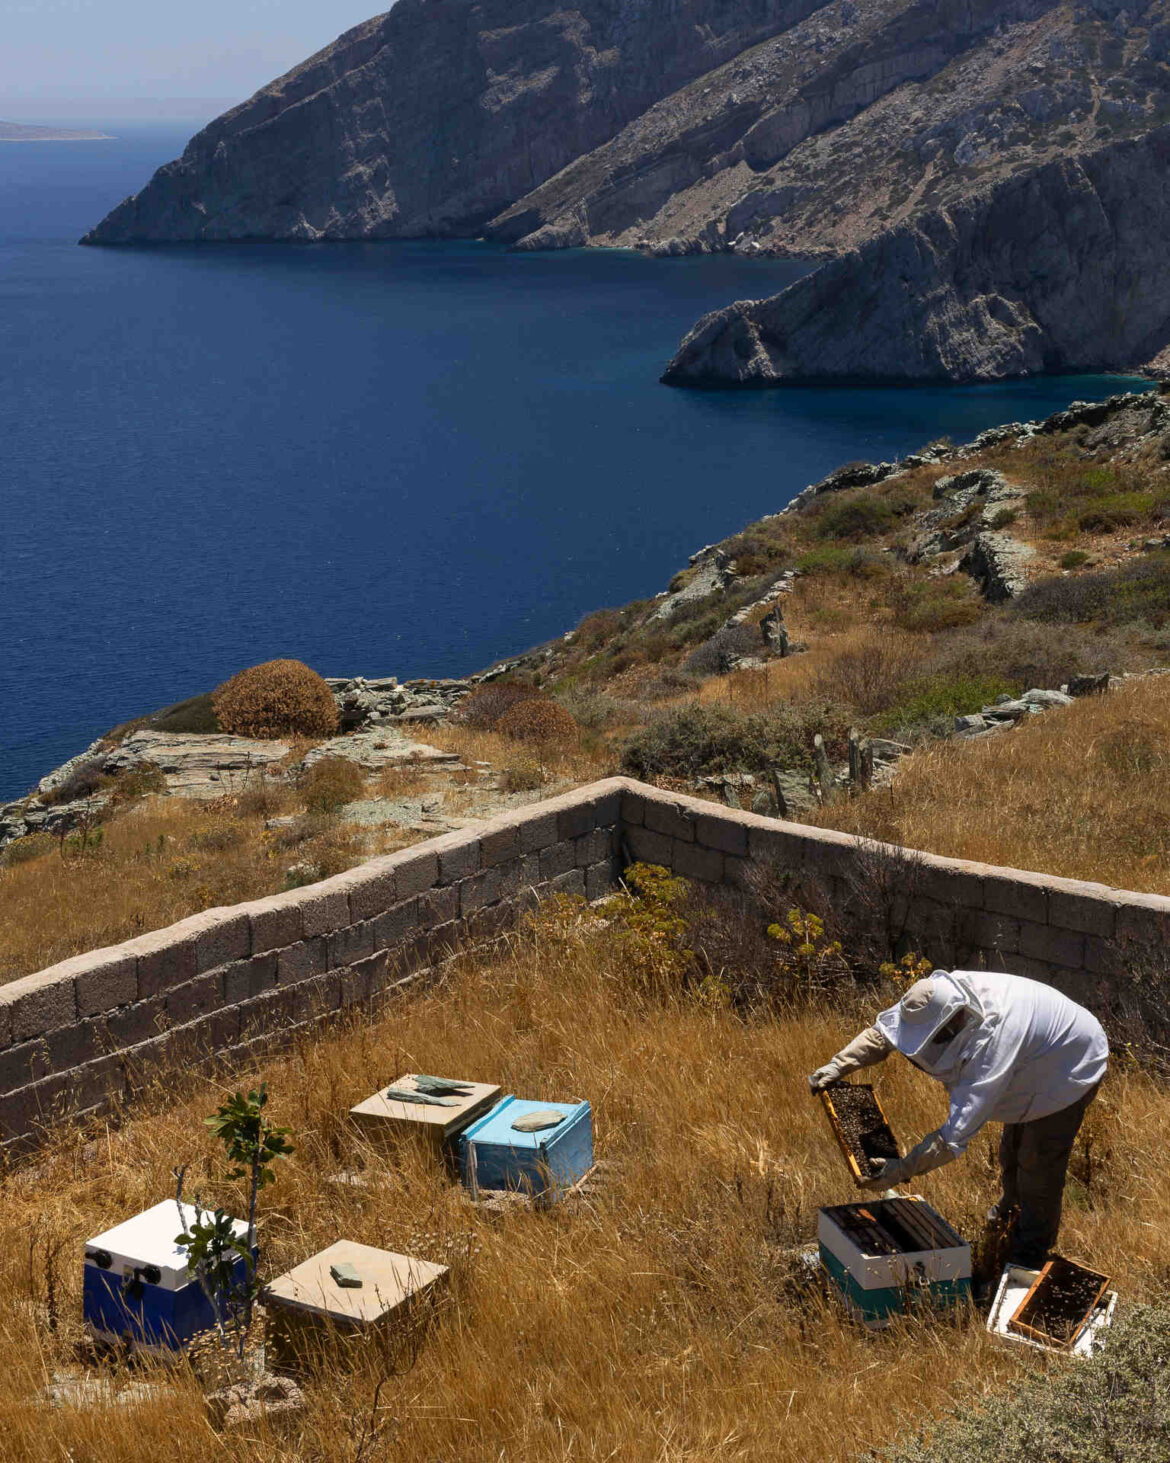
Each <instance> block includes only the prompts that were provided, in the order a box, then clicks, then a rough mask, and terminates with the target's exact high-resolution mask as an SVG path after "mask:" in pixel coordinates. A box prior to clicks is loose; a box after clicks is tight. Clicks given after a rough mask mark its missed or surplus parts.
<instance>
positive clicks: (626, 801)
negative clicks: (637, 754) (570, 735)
mask: <svg viewBox="0 0 1170 1463" xmlns="http://www.w3.org/2000/svg"><path fill="white" fill-rule="evenodd" d="M890 852H891V853H893V854H894V855H895V856H898V857H900V858H903V859H905V858H906V854H905V851H904V850H896V849H895V850H890ZM869 857H871V855H870V854H867V852H866V850H865V849H864V848H862V847H861V846H859V844H858V842H857V840H855V839H853V838H850V837H848V836H847V835H845V834H841V833H835V832H833V831H831V830H827V829H820V828H809V827H805V826H803V825H801V824H796V823H785V822H780V821H778V820H776V819H773V818H762V817H758V816H756V815H755V814H752V813H743V812H738V811H735V810H732V809H728V808H723V807H720V806H719V805H717V804H714V803H709V802H704V801H701V800H700V799H697V798H692V797H686V796H681V795H678V794H673V793H665V792H662V791H660V790H659V789H657V788H653V787H649V786H647V785H645V784H643V783H638V782H634V781H632V780H630V779H628V778H611V779H608V780H606V781H604V782H598V783H594V784H592V785H590V786H588V787H583V788H578V789H576V790H575V791H573V792H571V793H567V794H565V795H564V796H563V797H559V798H554V799H551V800H549V801H546V802H542V803H536V804H533V805H531V806H530V807H527V808H524V809H521V810H519V811H517V812H514V813H508V814H505V815H503V816H501V817H499V818H495V819H493V820H492V821H490V822H487V823H483V824H479V825H477V826H476V827H474V828H471V829H468V830H465V831H461V832H458V833H451V834H447V835H445V836H443V837H441V838H435V839H432V840H430V841H429V842H427V843H420V844H416V845H415V846H414V847H413V848H409V849H405V850H403V851H402V852H401V853H395V854H390V855H388V856H387V857H384V858H378V859H374V860H372V861H370V862H369V863H366V864H362V865H360V866H359V867H358V868H356V869H352V870H350V871H349V872H347V873H345V874H341V875H339V876H338V877H337V878H334V879H326V880H324V881H322V882H321V883H318V884H313V885H310V886H308V887H306V888H303V889H296V890H293V891H291V892H289V893H287V894H278V895H274V896H272V897H271V898H268V899H259V900H254V901H252V902H250V903H248V904H241V905H237V906H235V907H233V908H230V909H211V910H207V911H206V912H204V913H203V914H199V915H195V916H193V917H192V918H190V919H186V920H183V921H181V922H180V923H179V924H176V925H172V926H170V927H169V928H168V929H164V930H158V931H155V932H153V933H151V934H148V935H143V936H141V937H140V938H138V939H135V940H130V941H128V942H127V943H125V944H122V945H116V946H113V947H111V948H109V949H105V950H95V951H93V952H91V953H89V954H86V955H78V956H75V957H74V958H73V959H70V960H66V961H64V962H62V963H61V964H60V965H55V966H52V967H51V968H50V969H48V970H43V971H40V972H38V973H37V974H35V975H29V976H25V977H24V978H22V979H21V980H17V981H14V982H12V983H11V984H10V985H6V986H0V1149H2V1148H4V1147H20V1146H26V1145H27V1144H28V1143H29V1142H31V1141H35V1139H36V1137H37V1135H38V1133H40V1132H41V1131H42V1130H43V1128H44V1127H45V1125H46V1124H48V1123H50V1122H52V1121H53V1120H54V1118H56V1117H58V1116H60V1115H62V1114H64V1113H78V1112H93V1111H97V1110H99V1109H100V1108H101V1107H102V1106H103V1105H105V1104H106V1103H108V1102H109V1101H110V1099H111V1098H114V1097H123V1096H129V1095H131V1094H132V1093H133V1092H134V1091H135V1090H136V1089H137V1088H138V1087H139V1086H140V1085H141V1084H142V1083H143V1082H144V1081H145V1080H147V1078H149V1076H150V1075H151V1074H152V1073H153V1072H157V1071H158V1070H159V1069H161V1068H175V1067H180V1066H189V1065H191V1064H193V1063H196V1062H199V1061H201V1060H203V1059H205V1058H207V1057H209V1056H211V1055H215V1056H221V1057H222V1056H228V1057H230V1056H231V1055H233V1054H239V1055H241V1056H242V1055H246V1054H248V1053H249V1052H252V1051H255V1050H256V1049H258V1048H266V1047H271V1046H274V1045H279V1044H280V1043H281V1042H285V1041H287V1040H288V1039H289V1038H290V1036H291V1035H292V1034H293V1033H295V1032H297V1031H299V1030H301V1029H302V1028H304V1027H305V1026H307V1025H309V1024H311V1023H315V1022H319V1021H326V1020H328V1019H330V1018H331V1017H333V1016H335V1015H336V1013H337V1012H339V1011H342V1010H344V1009H346V1008H348V1007H350V1006H353V1005H355V1004H359V1003H372V1002H376V1001H378V1000H380V999H383V998H385V997H386V996H387V995H388V994H390V993H392V992H394V991H395V990H397V989H399V988H401V987H403V986H405V985H407V984H409V982H411V981H412V980H413V979H415V978H416V977H417V975H418V974H419V973H420V972H423V971H425V970H427V969H429V968H432V967H433V966H434V965H435V964H436V963H437V962H439V961H441V960H442V959H443V958H444V957H445V956H446V955H448V954H450V953H452V952H453V951H454V950H456V949H458V948H460V947H461V946H464V945H467V944H471V943H475V942H477V941H482V940H484V939H487V938H490V937H492V936H494V935H497V934H500V933H502V932H503V931H504V930H506V929H508V928H509V927H511V926H512V925H514V924H515V922H516V920H517V918H518V916H519V915H520V913H521V912H522V911H523V910H524V909H525V908H527V907H529V906H530V905H531V904H532V903H534V902H535V901H537V900H539V899H540V898H542V897H544V896H546V895H548V894H550V893H555V892H564V893H570V894H578V895H582V896H584V897H586V898H589V899H596V898H599V897H601V896H602V895H603V894H605V893H606V892H607V891H608V890H610V889H611V888H612V887H613V885H614V881H615V878H616V876H617V873H618V871H619V870H620V868H621V866H622V864H623V863H624V862H626V861H629V860H634V859H638V860H642V861H644V862H647V863H655V864H662V865H664V866H665V867H667V868H670V869H673V870H674V871H675V872H676V873H679V874H682V875H685V876H686V877H688V878H691V879H697V880H700V881H703V882H707V883H711V884H726V885H731V886H742V885H743V884H744V882H745V878H746V873H747V870H748V867H749V865H750V864H751V863H752V862H753V861H764V860H766V861H769V862H771V863H773V864H776V865H779V866H780V867H781V868H783V869H786V870H789V871H791V873H792V874H793V875H794V876H796V877H797V878H798V879H808V878H815V879H816V881H817V882H818V884H819V885H821V886H822V887H823V889H824V890H825V891H826V893H827V894H828V896H829V897H830V899H833V898H834V897H837V898H844V897H845V895H846V892H847V890H848V888H849V887H850V885H851V884H854V883H855V882H856V880H857V878H858V877H861V878H862V879H864V878H865V877H866V872H867V858H869ZM904 868H905V870H906V886H905V889H904V891H903V893H902V894H900V895H899V896H898V898H899V900H900V901H901V903H902V908H901V910H900V912H899V919H900V921H901V922H902V923H903V924H904V928H905V938H906V939H907V940H908V941H909V942H911V943H912V944H913V947H914V948H915V949H916V950H918V951H919V952H921V953H923V954H925V955H926V956H928V957H929V958H930V959H931V960H933V961H934V962H935V963H936V964H938V965H943V966H952V967H953V966H960V967H961V966H982V967H985V968H989V969H1002V970H1009V971H1013V972H1015V973H1017V974H1021V975H1029V976H1032V977H1034V978H1036V979H1040V980H1045V981H1048V982H1050V983H1052V984H1054V985H1056V986H1058V987H1059V988H1061V989H1062V990H1065V991H1067V992H1068V993H1069V994H1070V995H1072V996H1074V997H1075V998H1076V999H1079V1000H1083V1001H1085V1002H1086V1003H1087V1004H1089V1005H1092V1006H1099V1005H1101V1004H1102V1001H1101V997H1102V996H1103V995H1104V994H1105V993H1107V992H1108V991H1109V990H1111V989H1114V988H1116V986H1117V984H1118V983H1119V982H1121V983H1124V982H1125V981H1126V980H1127V979H1129V978H1131V974H1132V969H1131V964H1132V961H1133V960H1135V959H1137V958H1138V957H1139V956H1141V958H1146V957H1148V956H1151V955H1152V957H1153V958H1154V959H1158V960H1163V961H1164V960H1165V958H1166V948H1167V942H1168V940H1170V899H1167V898H1163V897H1161V896H1158V895H1149V894H1135V893H1129V892H1126V891H1124V890H1117V889H1111V888H1107V887H1106V886H1104V885H1100V884H1085V883H1079V882H1076V881H1073V880H1069V879H1056V878H1048V877H1046V876H1044V875H1040V874H1034V873H1028V872H1025V871H1021V870H1017V869H1002V868H993V867H990V866H988V865H983V864H974V863H967V862H964V861H962V860H957V859H944V858H938V857H935V856H932V855H917V854H914V855H911V856H909V859H908V861H907V862H905V864H904Z"/></svg>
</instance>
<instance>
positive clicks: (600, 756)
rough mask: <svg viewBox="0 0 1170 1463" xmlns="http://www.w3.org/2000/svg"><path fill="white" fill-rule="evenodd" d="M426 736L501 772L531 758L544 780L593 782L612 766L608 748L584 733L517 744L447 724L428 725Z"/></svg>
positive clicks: (465, 758)
mask: <svg viewBox="0 0 1170 1463" xmlns="http://www.w3.org/2000/svg"><path fill="white" fill-rule="evenodd" d="M426 737H427V741H428V742H429V743H430V744H431V745H432V746H435V747H441V748H442V749H443V750H444V751H447V752H456V753H458V755H459V757H460V758H461V759H462V761H464V762H466V763H467V764H469V765H474V764H475V763H476V762H489V763H491V765H492V767H493V768H494V769H496V770H497V771H500V772H503V773H506V772H507V771H508V769H509V768H510V767H513V766H519V765H523V766H525V767H528V766H530V765H531V764H532V763H533V760H534V758H535V759H536V761H537V762H538V764H539V767H540V769H541V770H542V773H543V777H544V781H546V782H553V781H556V780H558V779H566V780H568V781H571V782H574V783H583V782H595V781H596V780H597V779H598V778H599V777H608V776H609V775H610V774H611V773H612V772H613V770H614V765H615V759H614V756H613V753H612V752H611V751H610V750H609V747H608V746H607V745H606V744H605V743H604V742H602V741H601V740H599V739H598V738H595V737H590V736H588V735H586V734H581V735H575V736H566V737H562V738H559V739H558V740H554V741H550V742H542V743H541V744H540V745H539V747H531V746H517V744H516V742H515V741H513V740H512V739H511V738H510V737H506V736H503V735H502V734H501V733H499V732H494V731H480V730H478V729H476V728H474V727H467V726H459V725H458V724H457V723H450V724H448V725H447V726H436V727H428V728H427V733H426Z"/></svg>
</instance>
